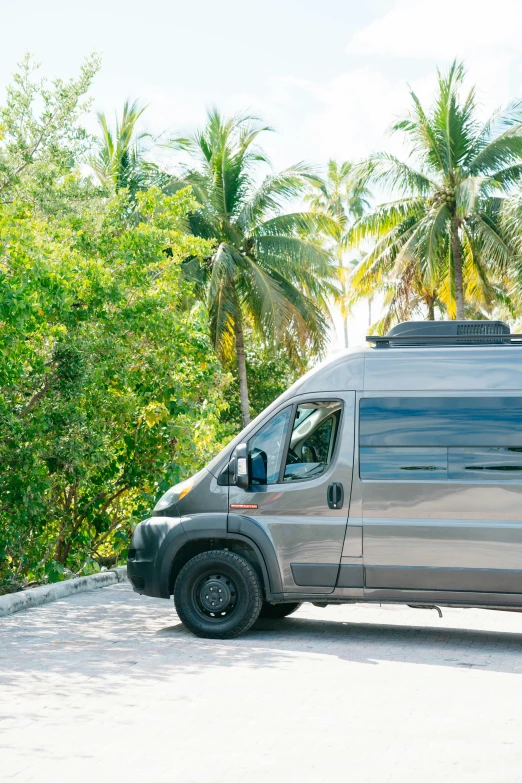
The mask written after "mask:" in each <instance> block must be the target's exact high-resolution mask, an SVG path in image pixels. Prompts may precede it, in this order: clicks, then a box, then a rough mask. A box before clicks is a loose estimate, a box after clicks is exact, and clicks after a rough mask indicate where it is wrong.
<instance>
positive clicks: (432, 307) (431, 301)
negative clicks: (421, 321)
mask: <svg viewBox="0 0 522 783" xmlns="http://www.w3.org/2000/svg"><path fill="white" fill-rule="evenodd" d="M434 320H435V297H430V298H429V299H428V321H434Z"/></svg>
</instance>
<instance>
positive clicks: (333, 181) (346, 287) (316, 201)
mask: <svg viewBox="0 0 522 783" xmlns="http://www.w3.org/2000/svg"><path fill="white" fill-rule="evenodd" d="M355 171H356V169H355V167H354V164H353V163H352V162H351V161H348V160H346V161H343V162H342V163H338V162H337V161H335V160H329V161H328V164H327V167H326V177H325V178H321V177H316V178H315V179H314V180H312V182H311V191H310V193H308V194H307V195H306V197H305V201H307V202H308V203H309V204H310V207H311V209H313V210H314V211H316V212H323V213H324V214H326V215H330V216H331V217H333V218H334V219H335V221H336V223H337V224H338V226H335V229H336V230H335V233H334V236H333V240H334V243H335V244H334V253H335V257H336V259H337V262H338V271H339V279H340V284H341V289H340V294H339V297H338V303H339V305H340V310H341V317H342V319H343V331H344V347H345V348H348V315H349V312H350V304H349V299H348V295H349V291H350V286H351V283H350V275H351V272H350V266H348V267H346V266H345V264H344V254H345V250H346V244H347V230H348V229H349V228H350V227H351V225H352V224H353V222H354V221H355V220H357V219H358V218H361V217H362V216H363V215H364V213H365V211H366V210H367V209H368V207H369V206H370V201H369V199H370V198H371V193H370V191H369V189H368V187H367V185H366V181H365V179H362V178H361V177H358V176H356V174H354V172H355ZM350 264H351V265H352V266H353V261H352V262H350Z"/></svg>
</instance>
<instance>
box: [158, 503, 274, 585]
mask: <svg viewBox="0 0 522 783" xmlns="http://www.w3.org/2000/svg"><path fill="white" fill-rule="evenodd" d="M223 517H226V515H224V514H216V515H208V516H207V515H205V517H204V518H202V517H197V516H196V515H195V516H194V517H191V518H185V517H183V518H182V527H183V530H182V534H181V535H179V534H177V535H174V536H173V537H172V539H171V540H170V541H169V542H167V545H166V547H165V548H164V550H163V552H162V553H161V559H160V563H159V569H157V574H158V583H157V590H156V594H157V595H158V597H161V598H170V596H171V595H172V594H173V592H174V583H175V581H176V578H177V575H178V574H179V572H180V571H181V569H182V568H183V566H184V565H185V563H187V562H188V561H189V560H190V559H191V558H192V557H195V556H196V555H198V554H200V553H201V552H205V551H208V550H211V549H228V550H230V551H232V552H236V553H237V554H239V555H242V556H243V557H245V559H246V560H248V561H249V562H250V563H251V565H252V566H253V567H254V568H255V569H256V571H257V573H258V576H259V577H260V580H261V584H262V586H263V593H264V597H265V599H268V598H269V597H272V596H277V594H281V593H282V581H281V573H280V571H279V563H278V560H277V555H276V552H275V549H274V546H273V544H272V542H271V540H270V538H269V536H268V534H267V533H266V531H265V530H264V529H263V528H262V527H261V526H260V525H259V524H257V523H256V522H255V521H254V520H251V519H249V518H248V517H241V518H239V515H238V516H237V517H234V520H232V522H233V524H232V525H231V527H232V528H233V529H232V530H227V526H226V520H225V519H223ZM180 532H181V531H180Z"/></svg>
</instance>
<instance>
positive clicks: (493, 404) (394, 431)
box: [359, 397, 522, 448]
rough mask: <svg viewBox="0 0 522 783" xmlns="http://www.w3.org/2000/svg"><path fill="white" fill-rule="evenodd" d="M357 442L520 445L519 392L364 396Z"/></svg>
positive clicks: (521, 411)
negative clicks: (477, 395)
mask: <svg viewBox="0 0 522 783" xmlns="http://www.w3.org/2000/svg"><path fill="white" fill-rule="evenodd" d="M359 442H360V445H361V446H365V447H370V446H378V447H382V446H395V447H397V446H459V447H463V446H498V447H501V448H506V447H522V399H521V398H519V397H486V398H484V397H482V398H478V397H477V398H473V397H402V398H399V397H388V398H379V397H375V398H369V397H366V398H364V399H362V400H361V403H360V440H359Z"/></svg>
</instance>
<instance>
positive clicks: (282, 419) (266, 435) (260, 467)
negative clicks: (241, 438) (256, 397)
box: [248, 407, 291, 486]
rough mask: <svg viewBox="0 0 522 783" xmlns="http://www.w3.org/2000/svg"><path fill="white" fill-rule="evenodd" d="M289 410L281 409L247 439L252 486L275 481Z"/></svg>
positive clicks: (277, 475) (277, 476)
mask: <svg viewBox="0 0 522 783" xmlns="http://www.w3.org/2000/svg"><path fill="white" fill-rule="evenodd" d="M290 410H291V408H289V407H288V408H285V409H284V410H282V411H281V412H280V413H278V414H277V416H274V418H273V419H270V421H269V422H267V423H266V424H265V425H264V426H263V427H261V429H260V430H259V432H257V433H256V434H255V435H254V437H253V438H251V439H250V440H249V441H248V454H249V457H250V469H251V476H252V486H260V485H264V484H276V483H277V481H278V479H279V469H280V467H281V459H282V456H283V449H284V447H285V440H286V433H287V430H288V422H289V419H290Z"/></svg>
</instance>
